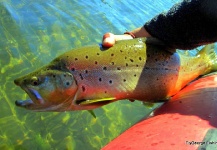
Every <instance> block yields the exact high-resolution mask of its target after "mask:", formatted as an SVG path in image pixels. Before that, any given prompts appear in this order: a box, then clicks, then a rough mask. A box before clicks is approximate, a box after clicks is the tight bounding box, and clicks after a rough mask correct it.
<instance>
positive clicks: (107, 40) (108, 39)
mask: <svg viewBox="0 0 217 150" xmlns="http://www.w3.org/2000/svg"><path fill="white" fill-rule="evenodd" d="M114 44H115V36H114V34H112V33H106V34H104V36H103V38H102V45H103V46H104V47H112V46H113V45H114Z"/></svg>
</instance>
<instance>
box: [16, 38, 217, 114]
mask: <svg viewBox="0 0 217 150" xmlns="http://www.w3.org/2000/svg"><path fill="white" fill-rule="evenodd" d="M146 40H147V39H146V38H141V39H140V38H139V39H133V40H125V41H119V42H117V44H115V46H113V47H111V48H109V49H104V48H102V47H100V46H99V45H95V46H89V47H82V48H79V49H75V50H71V51H68V52H66V53H64V54H62V55H61V56H59V57H57V58H56V59H54V60H53V61H52V62H50V63H49V64H48V65H46V66H44V67H42V68H40V69H38V70H36V71H34V72H32V73H30V74H27V75H25V76H23V77H21V78H18V79H16V80H15V81H14V82H15V84H16V85H18V86H20V87H21V88H22V89H23V90H24V91H25V92H26V93H27V94H28V95H29V97H30V98H31V99H29V100H24V101H22V100H18V101H16V102H15V103H16V105H17V106H20V107H24V108H26V109H30V110H35V111H71V110H91V109H95V108H97V107H100V106H103V105H105V104H108V103H111V102H115V101H117V100H124V99H130V100H140V101H144V102H158V101H159V100H167V99H168V98H169V97H171V96H173V95H175V94H176V93H177V92H178V91H180V90H181V89H182V88H183V87H184V86H186V84H188V83H189V82H191V81H192V80H194V79H196V78H197V77H198V76H200V75H204V74H206V73H209V72H211V71H213V70H216V69H217V63H216V60H217V56H216V54H215V52H214V49H213V47H212V45H207V46H205V47H204V48H203V49H202V50H201V51H200V52H198V54H197V55H195V56H189V55H185V54H184V53H179V52H174V53H171V52H169V51H167V48H166V47H164V46H162V45H157V44H148V43H147V42H146Z"/></svg>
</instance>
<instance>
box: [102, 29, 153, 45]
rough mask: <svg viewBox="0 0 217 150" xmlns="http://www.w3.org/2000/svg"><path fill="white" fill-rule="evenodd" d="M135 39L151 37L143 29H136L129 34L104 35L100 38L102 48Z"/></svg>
mask: <svg viewBox="0 0 217 150" xmlns="http://www.w3.org/2000/svg"><path fill="white" fill-rule="evenodd" d="M135 37H137V38H138V37H151V35H150V34H149V33H148V32H147V31H146V29H145V28H144V27H140V28H137V29H135V30H133V31H131V32H125V34H123V35H114V34H113V33H106V34H104V36H103V38H102V45H103V46H104V47H112V46H113V45H114V44H115V42H116V41H119V40H129V39H133V38H135Z"/></svg>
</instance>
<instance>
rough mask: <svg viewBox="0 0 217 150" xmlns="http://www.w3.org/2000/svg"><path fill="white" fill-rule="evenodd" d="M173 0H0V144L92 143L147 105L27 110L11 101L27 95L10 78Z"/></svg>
mask: <svg viewBox="0 0 217 150" xmlns="http://www.w3.org/2000/svg"><path fill="white" fill-rule="evenodd" d="M174 3H176V1H175V0H158V1H153V0H144V1H128V0H93V1H86V0H80V1H78V0H71V1H70V0H65V1H62V0H47V1H44V0H37V1H36V0H10V1H8V0H2V1H1V2H0V74H1V76H0V82H1V84H0V96H1V97H0V107H1V108H0V149H1V150H8V149H9V150H10V149H11V150H12V149H19V150H29V149H31V150H35V149H37V150H51V149H53V150H56V149H61V150H62V149H67V150H97V149H100V148H102V147H103V146H105V145H106V144H107V143H109V142H110V141H111V140H112V139H114V138H115V137H117V136H118V135H120V133H122V132H123V131H125V130H126V129H128V128H129V127H131V126H132V125H133V124H135V123H136V122H138V121H139V120H141V119H142V118H145V117H147V116H148V115H149V113H150V112H151V110H152V109H150V108H146V107H145V106H143V105H142V104H141V102H134V103H132V102H129V101H119V102H115V103H112V104H109V105H107V106H104V107H102V108H99V109H96V110H94V112H95V113H96V116H97V118H96V119H95V118H93V117H92V116H91V115H90V114H89V113H88V112H87V111H73V112H61V113H57V112H32V111H28V110H24V109H21V108H18V107H16V106H15V104H14V102H15V100H20V99H27V98H28V96H27V94H25V92H24V91H22V90H21V89H20V88H19V87H17V86H15V84H14V83H13V80H14V79H15V78H17V77H19V76H22V75H24V74H27V73H29V72H31V71H33V70H35V69H37V68H39V67H41V66H42V65H45V64H47V63H48V62H50V61H51V60H52V59H54V58H55V57H57V56H58V55H60V54H62V53H63V52H66V51H68V50H70V49H73V48H77V47H81V46H85V45H91V44H96V43H100V42H101V38H102V35H103V34H104V33H106V32H113V33H116V34H122V33H124V32H125V31H127V30H128V31H130V30H133V29H135V28H136V27H140V26H142V25H143V24H144V23H145V22H146V21H148V20H149V19H151V18H152V17H154V16H155V15H156V14H158V13H160V12H162V11H166V10H168V9H169V8H170V7H171V6H172V5H173V4H174Z"/></svg>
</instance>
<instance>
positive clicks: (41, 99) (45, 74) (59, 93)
mask: <svg viewBox="0 0 217 150" xmlns="http://www.w3.org/2000/svg"><path fill="white" fill-rule="evenodd" d="M14 83H15V84H16V85H18V86H20V87H21V88H22V89H23V90H24V91H25V92H26V93H27V94H28V95H29V97H30V99H29V100H24V101H23V100H19V101H16V102H15V104H16V105H17V106H20V107H24V108H26V109H30V110H35V111H61V110H65V109H66V107H69V105H70V103H72V100H73V99H74V97H75V95H76V92H77V88H78V87H77V83H76V80H75V79H74V77H73V75H72V74H71V73H69V72H66V71H61V70H52V69H44V70H43V69H41V70H38V71H35V72H33V73H30V74H27V75H25V76H23V77H20V78H18V79H15V80H14Z"/></svg>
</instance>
